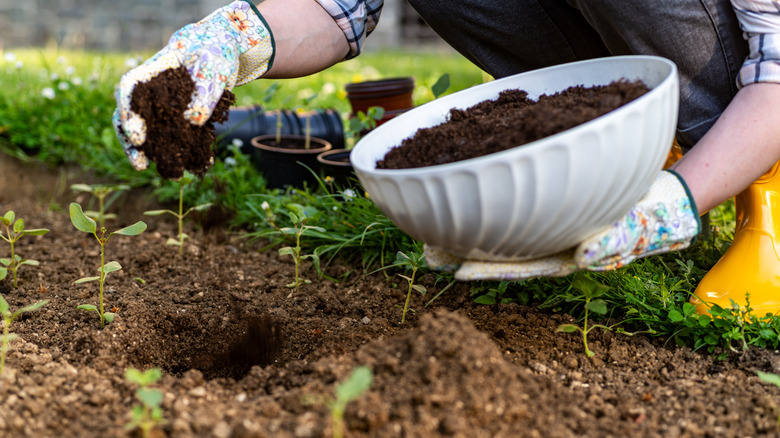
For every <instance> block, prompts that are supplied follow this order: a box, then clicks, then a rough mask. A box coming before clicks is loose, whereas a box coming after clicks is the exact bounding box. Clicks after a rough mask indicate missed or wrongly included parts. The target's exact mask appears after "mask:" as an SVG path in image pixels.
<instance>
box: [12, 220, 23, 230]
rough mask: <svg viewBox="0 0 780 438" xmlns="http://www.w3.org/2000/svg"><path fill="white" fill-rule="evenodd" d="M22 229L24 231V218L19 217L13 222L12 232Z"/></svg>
mask: <svg viewBox="0 0 780 438" xmlns="http://www.w3.org/2000/svg"><path fill="white" fill-rule="evenodd" d="M22 231H24V219H22V218H19V220H17V221H16V222H14V232H15V233H21V232H22Z"/></svg>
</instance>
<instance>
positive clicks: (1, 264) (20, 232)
mask: <svg viewBox="0 0 780 438" xmlns="http://www.w3.org/2000/svg"><path fill="white" fill-rule="evenodd" d="M0 223H2V224H3V225H5V234H3V232H2V231H0V239H3V240H5V241H6V242H8V243H9V244H10V245H11V258H8V259H6V258H0V280H3V279H4V278H5V277H7V276H8V271H9V270H10V271H11V273H13V279H14V287H16V286H17V271H19V268H20V267H22V266H25V265H27V266H38V265H39V264H40V263H39V262H38V261H37V260H27V259H23V258H22V257H21V256H19V254H17V253H16V252H15V248H14V245H15V244H16V241H17V240H19V239H21V238H22V236H42V235H44V234H46V233H48V232H49V230H47V229H46V228H36V229H32V230H25V229H24V220H23V219H22V218H19V219H16V214H14V212H13V211H10V210H9V211H7V212H6V213H5V215H3V217H0Z"/></svg>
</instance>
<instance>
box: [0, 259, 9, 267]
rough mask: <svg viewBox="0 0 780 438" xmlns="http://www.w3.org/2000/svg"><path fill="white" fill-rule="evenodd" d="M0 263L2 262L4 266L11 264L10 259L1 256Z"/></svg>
mask: <svg viewBox="0 0 780 438" xmlns="http://www.w3.org/2000/svg"><path fill="white" fill-rule="evenodd" d="M0 263H2V264H3V265H5V266H8V265H10V264H11V259H6V258H2V259H0Z"/></svg>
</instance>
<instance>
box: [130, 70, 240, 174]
mask: <svg viewBox="0 0 780 438" xmlns="http://www.w3.org/2000/svg"><path fill="white" fill-rule="evenodd" d="M194 91H195V83H194V82H193V81H192V78H191V77H190V75H189V73H187V69H186V68H184V67H179V68H177V69H171V70H166V71H164V72H162V73H160V74H159V75H157V76H156V77H154V78H152V79H151V80H150V81H148V82H141V83H139V84H138V85H136V86H135V89H134V90H133V95H132V99H131V102H130V109H131V110H132V111H133V112H135V113H137V114H139V115H140V116H141V118H143V119H144V120H145V121H146V142H145V143H144V144H142V145H141V146H140V149H141V150H142V151H143V152H144V153H145V154H146V156H147V157H148V158H149V159H150V160H151V161H153V162H154V163H156V164H157V171H158V172H159V173H160V176H162V177H163V178H180V177H181V176H182V175H183V173H184V170H188V171H190V172H192V173H194V174H196V175H203V174H204V173H206V171H207V170H208V168H209V167H210V166H211V163H212V158H213V157H214V153H213V150H212V144H213V143H214V141H215V140H216V131H215V129H214V123H215V122H216V123H219V122H224V121H225V120H227V117H228V112H229V109H230V106H231V105H233V103H235V101H236V97H235V95H234V94H233V93H232V92H230V91H228V90H225V92H224V93H223V94H222V97H221V98H220V100H219V102H218V103H217V107H216V108H215V109H214V112H213V114H212V116H211V118H210V119H209V120H208V121H206V123H204V124H203V126H196V125H193V124H191V123H190V122H189V121H187V120H185V119H184V117H183V113H184V111H185V110H186V109H187V105H188V104H189V102H190V96H192V93H193V92H194Z"/></svg>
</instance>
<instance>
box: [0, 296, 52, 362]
mask: <svg viewBox="0 0 780 438" xmlns="http://www.w3.org/2000/svg"><path fill="white" fill-rule="evenodd" d="M48 302H49V300H43V301H38V302H37V303H35V304H31V305H29V306H27V307H22V308H21V309H19V310H17V311H16V312H13V313H11V310H10V309H9V306H8V301H6V300H5V298H3V296H2V295H0V315H2V317H3V345H2V347H0V374H2V373H3V370H5V356H6V354H8V350H10V349H11V346H10V344H11V341H13V340H14V339H16V338H18V337H19V335H17V334H15V333H11V332H10V329H11V323H12V322H14V320H15V319H16V318H18V317H20V316H22V314H23V313H27V312H32V311H33V310H38V309H40V308H41V307H43V306H45V305H46V303H48Z"/></svg>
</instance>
